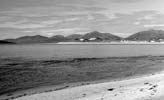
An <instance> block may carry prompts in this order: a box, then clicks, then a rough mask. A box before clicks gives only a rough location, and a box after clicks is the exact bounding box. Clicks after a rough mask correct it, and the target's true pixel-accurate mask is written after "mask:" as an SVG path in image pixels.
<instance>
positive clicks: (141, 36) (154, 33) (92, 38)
mask: <svg viewBox="0 0 164 100" xmlns="http://www.w3.org/2000/svg"><path fill="white" fill-rule="evenodd" d="M121 40H127V41H152V40H154V41H160V40H164V31H163V30H153V29H150V30H145V31H140V32H137V33H135V34H132V35H130V36H129V37H127V38H122V37H119V36H117V35H113V34H111V33H101V32H98V31H93V32H89V33H86V34H83V35H82V34H71V35H68V36H63V35H55V36H52V37H46V36H42V35H34V36H23V37H19V38H16V39H5V40H3V41H7V42H13V43H58V42H85V41H86V42H101V41H106V42H111V41H121Z"/></svg>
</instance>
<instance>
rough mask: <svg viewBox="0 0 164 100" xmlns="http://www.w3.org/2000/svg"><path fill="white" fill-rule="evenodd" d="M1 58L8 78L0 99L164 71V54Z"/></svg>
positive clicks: (0, 72) (3, 69)
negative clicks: (63, 57) (72, 57)
mask: <svg viewBox="0 0 164 100" xmlns="http://www.w3.org/2000/svg"><path fill="white" fill-rule="evenodd" d="M0 60H1V61H2V62H0V69H1V70H0V74H2V73H3V77H2V75H1V77H2V78H1V79H3V78H4V79H5V81H1V84H0V85H1V86H0V87H1V89H0V93H1V95H0V100H10V99H16V100H17V99H18V100H32V99H19V98H21V97H22V98H23V97H25V98H26V96H27V97H28V96H33V95H34V96H35V94H40V95H42V94H44V93H51V92H53V91H61V90H65V89H71V88H74V87H75V88H76V87H79V86H88V85H89V84H98V83H104V84H105V83H106V82H114V81H121V80H129V79H134V78H140V77H143V76H144V77H146V76H151V75H154V74H157V73H160V72H161V71H164V67H163V65H164V56H139V57H109V58H74V59H64V60H34V59H32V60H30V59H22V58H20V59H19V58H1V59H0ZM34 99H35V98H34ZM34 99H33V100H34ZM38 100H40V99H38ZM47 100H51V99H47ZM56 100H57V99H56ZM58 100H59V99H58ZM60 100H64V99H60ZM66 100H72V99H66ZM84 100H87V99H84Z"/></svg>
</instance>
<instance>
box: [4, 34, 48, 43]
mask: <svg viewBox="0 0 164 100" xmlns="http://www.w3.org/2000/svg"><path fill="white" fill-rule="evenodd" d="M47 39H48V37H44V36H41V35H35V36H23V37H19V38H16V39H6V41H9V42H15V43H43V42H45V41H46V40H47Z"/></svg>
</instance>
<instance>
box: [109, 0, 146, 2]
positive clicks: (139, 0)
mask: <svg viewBox="0 0 164 100" xmlns="http://www.w3.org/2000/svg"><path fill="white" fill-rule="evenodd" d="M111 1H112V2H115V3H135V2H141V1H145V0H111Z"/></svg>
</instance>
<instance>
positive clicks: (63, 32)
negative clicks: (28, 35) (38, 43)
mask: <svg viewBox="0 0 164 100" xmlns="http://www.w3.org/2000/svg"><path fill="white" fill-rule="evenodd" d="M82 32H83V33H84V32H89V29H88V28H78V27H76V28H60V29H48V30H46V29H42V30H40V31H39V33H41V34H42V35H45V36H48V37H50V36H53V35H57V34H61V35H70V34H77V33H82Z"/></svg>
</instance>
